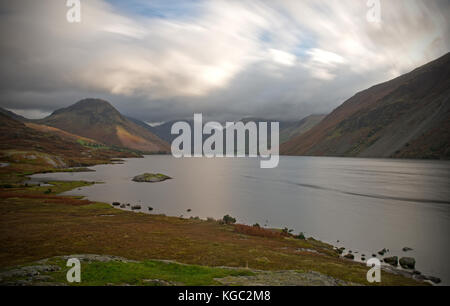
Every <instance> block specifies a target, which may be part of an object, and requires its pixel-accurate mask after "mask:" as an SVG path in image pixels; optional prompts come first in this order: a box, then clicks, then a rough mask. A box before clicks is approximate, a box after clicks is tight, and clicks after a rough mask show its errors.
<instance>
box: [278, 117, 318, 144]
mask: <svg viewBox="0 0 450 306" xmlns="http://www.w3.org/2000/svg"><path fill="white" fill-rule="evenodd" d="M325 117H326V116H325V115H311V116H308V117H306V118H303V119H302V120H300V121H297V122H291V123H290V124H288V125H285V126H284V127H283V128H281V129H280V143H285V142H287V141H289V140H290V139H292V138H294V137H296V136H299V135H302V134H304V133H306V132H308V131H309V130H310V129H312V128H313V127H315V126H316V125H317V124H319V123H320V122H321V121H322V120H323V119H324V118H325Z"/></svg>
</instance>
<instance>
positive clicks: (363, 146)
mask: <svg viewBox="0 0 450 306" xmlns="http://www.w3.org/2000/svg"><path fill="white" fill-rule="evenodd" d="M449 96H450V53H447V54H446V55H444V56H442V57H440V58H438V59H436V60H434V61H432V62H430V63H428V64H425V65H423V66H421V67H418V68H416V69H414V70H413V71H411V72H409V73H407V74H404V75H402V76H399V77H397V78H395V79H393V80H390V81H387V82H384V83H381V84H378V85H375V86H372V87H370V88H369V89H366V90H364V91H361V92H359V93H357V94H356V95H354V96H353V97H351V98H350V99H348V100H347V101H345V102H344V103H343V104H342V105H340V106H339V107H338V108H336V109H335V110H334V111H333V112H332V113H330V114H329V115H328V116H327V117H326V118H325V119H324V120H323V121H322V122H321V123H320V124H318V125H317V126H315V127H314V128H313V129H311V130H310V131H308V132H307V133H305V134H303V135H300V136H297V137H295V138H294V139H292V140H290V141H289V142H287V143H285V144H283V145H282V146H281V153H282V154H285V155H311V156H349V157H350V156H351V157H405V158H406V157H407V158H432V159H440V158H449V157H450V149H449V143H450V138H449V135H448V132H446V131H448V129H446V128H445V127H444V126H446V125H448V123H447V122H448V121H449V120H450V113H449V112H450V110H449V108H450V107H449V102H448V99H449ZM431 131H434V132H431ZM429 133H431V134H430V135H428V137H426V139H430V137H431V138H433V139H434V141H432V142H431V141H428V144H427V145H424V141H425V140H426V139H423V141H419V140H418V139H419V138H420V137H425V135H427V134H429ZM436 133H437V134H439V136H436V135H435V134H436Z"/></svg>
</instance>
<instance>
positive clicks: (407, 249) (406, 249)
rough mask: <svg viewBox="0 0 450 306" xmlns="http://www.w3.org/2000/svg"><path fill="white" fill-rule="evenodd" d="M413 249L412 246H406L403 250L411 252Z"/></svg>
mask: <svg viewBox="0 0 450 306" xmlns="http://www.w3.org/2000/svg"><path fill="white" fill-rule="evenodd" d="M412 250H413V249H411V248H408V247H404V248H403V252H409V251H412Z"/></svg>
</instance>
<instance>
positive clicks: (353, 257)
mask: <svg viewBox="0 0 450 306" xmlns="http://www.w3.org/2000/svg"><path fill="white" fill-rule="evenodd" d="M344 258H347V259H351V260H353V259H355V255H353V254H350V253H349V254H347V255H344Z"/></svg>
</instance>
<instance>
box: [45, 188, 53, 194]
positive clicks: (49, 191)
mask: <svg viewBox="0 0 450 306" xmlns="http://www.w3.org/2000/svg"><path fill="white" fill-rule="evenodd" d="M44 193H45V194H50V193H52V190H51V189H47V191H45V192H44Z"/></svg>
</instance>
